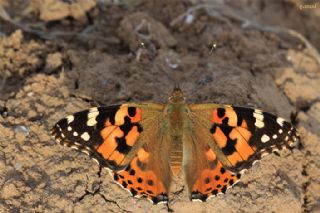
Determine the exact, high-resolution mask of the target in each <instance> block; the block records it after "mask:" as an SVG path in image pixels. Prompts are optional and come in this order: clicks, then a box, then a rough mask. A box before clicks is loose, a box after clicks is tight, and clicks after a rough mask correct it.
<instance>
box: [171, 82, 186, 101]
mask: <svg viewBox="0 0 320 213" xmlns="http://www.w3.org/2000/svg"><path fill="white" fill-rule="evenodd" d="M168 100H169V102H170V103H173V104H177V103H184V102H185V100H186V97H185V96H184V94H183V92H182V90H181V89H180V87H179V86H175V87H174V89H173V91H172V92H171V94H170V95H169V98H168Z"/></svg>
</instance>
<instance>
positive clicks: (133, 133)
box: [126, 126, 140, 146]
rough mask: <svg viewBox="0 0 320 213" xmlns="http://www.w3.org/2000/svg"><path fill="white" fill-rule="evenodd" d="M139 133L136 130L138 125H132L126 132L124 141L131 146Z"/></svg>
mask: <svg viewBox="0 0 320 213" xmlns="http://www.w3.org/2000/svg"><path fill="white" fill-rule="evenodd" d="M139 135H140V133H139V132H138V127H137V126H134V127H132V129H131V130H130V131H129V132H128V134H127V136H126V143H127V145H129V146H133V144H134V143H135V142H136V141H137V138H138V137H139Z"/></svg>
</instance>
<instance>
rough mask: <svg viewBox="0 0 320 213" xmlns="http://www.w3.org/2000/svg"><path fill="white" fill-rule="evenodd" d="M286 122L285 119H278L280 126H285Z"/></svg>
mask: <svg viewBox="0 0 320 213" xmlns="http://www.w3.org/2000/svg"><path fill="white" fill-rule="evenodd" d="M284 121H285V120H284V119H283V118H281V117H278V118H277V123H278V124H279V125H280V126H283V122H284Z"/></svg>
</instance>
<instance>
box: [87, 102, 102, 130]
mask: <svg viewBox="0 0 320 213" xmlns="http://www.w3.org/2000/svg"><path fill="white" fill-rule="evenodd" d="M98 115H99V110H98V108H97V107H94V108H91V109H90V111H89V113H88V121H87V125H88V126H94V125H96V124H97V120H96V118H97V116H98Z"/></svg>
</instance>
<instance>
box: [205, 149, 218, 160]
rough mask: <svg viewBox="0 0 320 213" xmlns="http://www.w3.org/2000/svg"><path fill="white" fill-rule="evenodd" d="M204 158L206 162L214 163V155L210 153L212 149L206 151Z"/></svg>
mask: <svg viewBox="0 0 320 213" xmlns="http://www.w3.org/2000/svg"><path fill="white" fill-rule="evenodd" d="M206 157H207V160H208V161H214V160H215V159H216V154H215V153H214V152H213V151H212V149H208V151H207V152H206Z"/></svg>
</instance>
